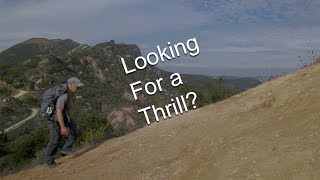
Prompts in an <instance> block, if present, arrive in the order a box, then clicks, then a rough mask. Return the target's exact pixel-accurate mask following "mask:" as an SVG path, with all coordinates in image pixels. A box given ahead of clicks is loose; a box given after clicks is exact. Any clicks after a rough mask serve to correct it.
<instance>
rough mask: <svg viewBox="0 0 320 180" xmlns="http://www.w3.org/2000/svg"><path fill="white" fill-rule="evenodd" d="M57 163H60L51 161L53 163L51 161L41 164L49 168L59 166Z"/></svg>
mask: <svg viewBox="0 0 320 180" xmlns="http://www.w3.org/2000/svg"><path fill="white" fill-rule="evenodd" d="M59 165H60V163H56V162H53V163H51V164H47V163H44V164H43V166H45V167H49V168H55V167H57V166H59Z"/></svg>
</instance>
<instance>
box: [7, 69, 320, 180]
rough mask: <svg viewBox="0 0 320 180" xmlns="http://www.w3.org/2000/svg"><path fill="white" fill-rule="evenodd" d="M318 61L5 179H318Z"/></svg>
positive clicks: (319, 148)
mask: <svg viewBox="0 0 320 180" xmlns="http://www.w3.org/2000/svg"><path fill="white" fill-rule="evenodd" d="M319 89H320V65H313V66H310V67H308V68H306V69H303V70H299V71H297V72H295V73H292V74H288V75H286V76H283V77H281V78H278V79H275V80H272V81H270V82H267V83H264V84H262V85H260V86H258V87H256V88H253V89H250V90H248V91H246V92H244V93H241V94H239V95H236V96H233V97H231V98H229V99H227V100H224V101H222V102H219V103H216V104H213V105H209V106H206V107H204V108H201V109H197V110H194V111H191V112H187V113H184V114H183V115H180V116H177V117H174V118H171V119H167V120H162V121H160V122H159V123H152V125H150V126H147V127H144V128H142V129H139V130H137V131H135V132H133V133H131V134H129V135H126V136H123V137H120V138H116V139H112V140H109V141H107V142H105V143H103V144H101V145H99V146H98V147H96V148H94V149H92V150H90V151H87V152H84V153H82V154H78V155H75V156H73V157H72V156H69V157H66V158H61V159H59V162H62V165H61V166H59V167H57V168H54V169H48V168H45V167H42V166H37V167H35V168H32V169H30V170H26V171H23V172H20V173H17V174H14V175H11V176H8V177H5V179H31V178H32V179H38V178H48V179H59V178H71V179H87V178H89V177H90V178H92V179H93V178H94V179H294V178H297V179H318V178H319V176H320V171H319V167H320V153H319V152H320V151H319V150H320V145H319V140H320V132H319V128H320V124H319V117H320V111H319V108H320V101H319V99H320V93H319V92H320V91H319Z"/></svg>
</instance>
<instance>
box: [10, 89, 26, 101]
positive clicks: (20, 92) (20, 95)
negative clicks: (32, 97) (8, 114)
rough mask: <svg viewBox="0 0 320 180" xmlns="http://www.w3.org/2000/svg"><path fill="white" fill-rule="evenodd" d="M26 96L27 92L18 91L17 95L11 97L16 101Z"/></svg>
mask: <svg viewBox="0 0 320 180" xmlns="http://www.w3.org/2000/svg"><path fill="white" fill-rule="evenodd" d="M26 94H28V91H23V90H19V93H18V94H16V95H14V96H13V97H14V98H16V99H17V98H20V97H22V96H24V95H26Z"/></svg>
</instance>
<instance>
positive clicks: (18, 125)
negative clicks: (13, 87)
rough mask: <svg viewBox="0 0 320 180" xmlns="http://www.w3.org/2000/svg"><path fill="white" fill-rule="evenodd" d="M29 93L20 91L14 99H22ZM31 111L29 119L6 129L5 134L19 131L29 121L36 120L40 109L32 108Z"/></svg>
mask: <svg viewBox="0 0 320 180" xmlns="http://www.w3.org/2000/svg"><path fill="white" fill-rule="evenodd" d="M28 92H29V91H23V90H19V93H18V94H16V95H14V96H13V97H14V98H16V99H17V98H20V97H22V96H24V95H26V94H28ZM30 110H31V114H30V115H29V116H28V117H27V118H25V119H23V120H22V121H20V122H18V123H16V124H14V125H12V126H10V127H8V128H6V129H5V130H4V132H5V133H8V132H10V131H12V130H14V129H17V128H18V127H20V126H21V125H23V124H24V123H26V122H27V121H28V120H30V119H32V118H34V117H35V116H36V115H37V114H38V112H39V109H38V108H30Z"/></svg>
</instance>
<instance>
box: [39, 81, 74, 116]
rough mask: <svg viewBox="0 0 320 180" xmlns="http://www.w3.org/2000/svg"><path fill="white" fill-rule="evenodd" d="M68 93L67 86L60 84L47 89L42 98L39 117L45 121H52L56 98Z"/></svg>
mask: <svg viewBox="0 0 320 180" xmlns="http://www.w3.org/2000/svg"><path fill="white" fill-rule="evenodd" d="M67 91H68V86H67V84H62V85H58V86H55V87H53V88H50V89H48V90H47V91H46V92H45V93H44V94H43V98H42V103H41V107H40V115H41V116H42V117H44V118H46V119H47V120H51V121H52V120H53V115H54V112H55V108H56V107H55V106H56V102H57V100H58V98H59V97H60V96H61V95H62V94H64V93H66V92H67Z"/></svg>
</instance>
